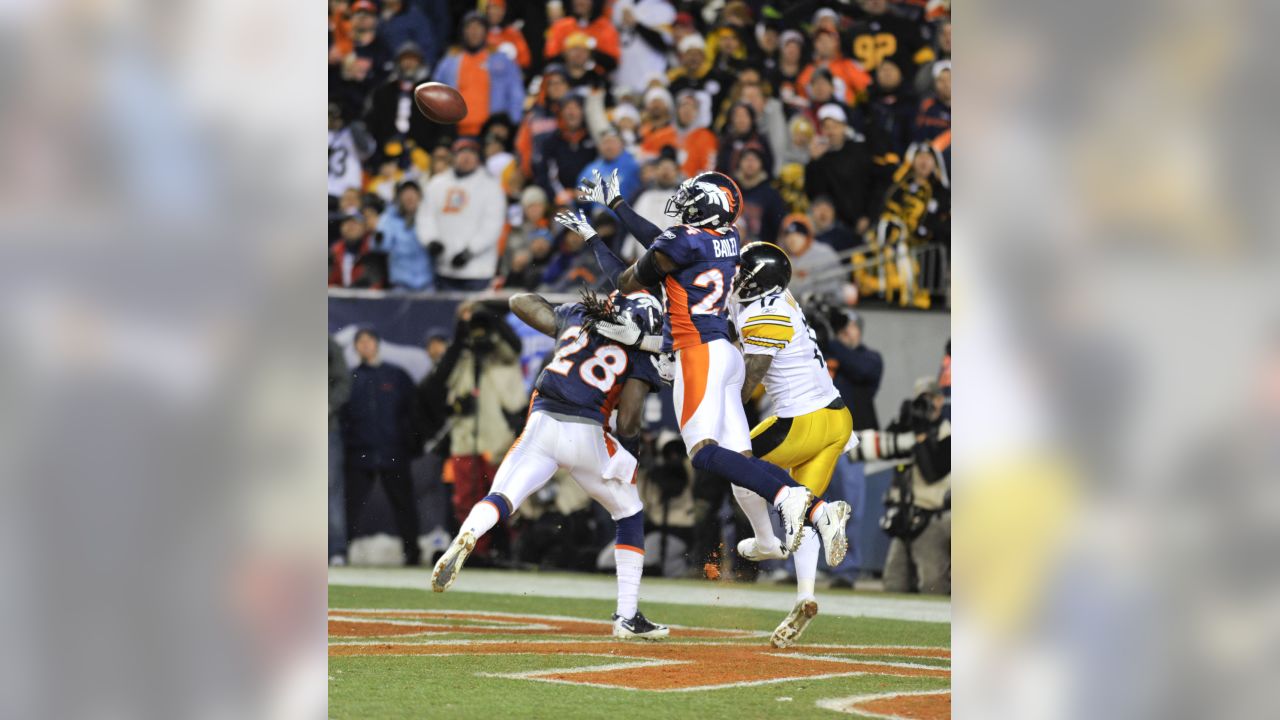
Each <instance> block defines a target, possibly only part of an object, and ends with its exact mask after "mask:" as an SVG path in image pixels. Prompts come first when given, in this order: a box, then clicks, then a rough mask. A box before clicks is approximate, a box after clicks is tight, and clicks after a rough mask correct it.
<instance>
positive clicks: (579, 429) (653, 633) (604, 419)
mask: <svg viewBox="0 0 1280 720" xmlns="http://www.w3.org/2000/svg"><path fill="white" fill-rule="evenodd" d="M611 300H612V303H613V305H614V306H615V307H616V308H617V309H618V310H619V311H620V312H621V314H622V315H624V316H626V317H627V318H628V319H629V320H631V321H632V322H634V323H636V324H638V325H639V326H641V327H645V328H648V329H649V331H650V332H655V333H656V332H659V317H660V316H659V313H660V312H661V306H660V305H659V304H658V301H657V299H656V298H654V297H653V296H652V295H650V294H649V293H647V292H644V291H639V292H633V293H628V294H625V295H623V294H620V293H614V295H613V296H612V298H611ZM509 302H510V306H511V310H512V312H514V313H515V314H516V316H517V317H519V318H520V319H521V320H523V321H524V322H526V323H528V324H529V326H531V327H533V328H534V329H535V330H538V331H539V332H542V333H545V334H547V335H550V336H551V337H554V338H556V347H555V353H554V354H553V356H552V358H551V361H550V362H549V363H547V366H546V367H545V368H543V370H542V373H541V374H540V375H539V376H538V381H537V383H536V384H535V386H534V392H533V397H532V398H531V399H530V401H529V418H528V420H527V421H526V423H525V427H524V432H522V433H520V437H518V438H516V441H515V444H513V445H512V446H511V449H510V450H508V451H507V455H506V457H504V458H503V459H502V464H501V465H500V466H499V467H498V472H497V474H496V475H495V476H494V479H493V487H492V489H491V490H490V492H489V494H488V495H486V496H485V498H484V499H483V500H481V501H480V502H479V503H476V505H475V507H474V508H472V509H471V513H470V514H469V515H467V519H466V520H465V521H464V522H463V523H462V526H461V528H459V530H458V536H457V537H456V538H454V540H453V543H452V544H451V545H450V546H449V548H448V550H446V551H445V553H444V555H443V556H441V558H440V561H439V562H437V563H436V566H435V569H434V570H433V571H432V573H431V589H432V590H435V591H436V592H444V591H445V590H447V589H449V586H450V585H452V584H453V582H454V580H456V579H457V577H458V573H459V572H460V571H461V570H462V565H463V563H464V562H466V560H467V557H468V556H469V555H470V554H471V551H472V550H474V549H475V545H476V540H477V539H478V538H480V537H481V536H482V535H484V534H485V533H486V532H488V531H489V530H490V529H492V528H493V526H494V525H496V524H497V523H498V521H499V520H505V519H506V518H508V517H510V515H511V514H512V513H514V512H515V511H516V509H517V508H519V507H520V504H521V503H523V502H524V501H525V499H526V498H528V497H529V496H530V495H532V494H533V493H535V492H537V491H538V490H539V489H540V488H542V486H544V485H546V484H547V481H549V480H550V479H551V476H552V475H554V474H555V472H556V470H557V469H564V470H565V471H567V472H569V473H570V474H571V475H573V478H574V480H576V481H577V482H578V484H579V485H581V486H582V489H583V490H586V491H587V494H588V495H590V496H591V497H592V499H594V500H595V501H596V502H598V503H600V504H601V505H602V506H604V508H605V509H606V510H608V511H609V515H610V516H611V517H612V518H613V520H614V522H616V523H617V526H618V527H617V542H616V544H615V545H614V551H613V553H614V558H615V560H616V561H617V566H618V569H617V573H618V606H617V612H616V614H615V615H614V616H613V635H614V637H618V638H622V639H633V638H643V639H646V640H656V639H658V638H663V637H666V636H667V634H668V630H667V627H666V626H664V625H658V624H655V623H653V622H650V621H649V620H648V619H647V618H645V616H644V614H643V613H641V612H640V610H639V609H638V607H637V603H638V599H637V598H638V596H639V592H640V575H641V572H642V570H643V568H644V515H643V514H642V513H641V510H642V509H643V504H642V503H641V502H640V494H639V492H638V491H637V490H636V486H635V474H636V458H635V447H636V445H637V444H638V440H639V436H638V434H639V432H640V424H641V414H642V410H643V407H644V399H645V395H646V394H647V393H649V392H651V391H655V390H657V389H658V388H659V387H660V386H661V385H662V381H661V379H660V377H659V374H658V370H657V365H656V363H655V362H654V360H655V356H654V355H651V354H649V353H645V352H642V351H639V350H628V349H626V348H624V347H621V346H619V345H618V343H616V342H615V341H613V340H610V339H608V338H606V337H601V336H598V335H596V334H594V333H590V332H587V331H586V330H585V329H584V327H583V326H584V325H585V324H586V320H587V316H586V315H585V309H586V308H585V306H584V305H583V304H582V303H572V304H565V305H561V306H559V307H552V305H551V304H550V303H549V302H547V301H546V300H545V299H543V298H542V297H541V296H539V295H535V294H533V293H522V294H519V295H515V296H512V298H511V300H510V301H509ZM615 405H616V406H617V409H618V427H617V436H615V435H614V434H612V433H611V431H610V427H609V418H610V416H611V415H612V414H613V409H614V406H615ZM619 438H621V440H619ZM628 447H630V448H631V449H628Z"/></svg>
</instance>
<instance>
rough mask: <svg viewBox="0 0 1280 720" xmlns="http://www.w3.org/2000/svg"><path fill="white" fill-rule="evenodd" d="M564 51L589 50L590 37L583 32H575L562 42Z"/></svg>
mask: <svg viewBox="0 0 1280 720" xmlns="http://www.w3.org/2000/svg"><path fill="white" fill-rule="evenodd" d="M564 47H565V49H566V50H568V49H569V48H586V49H588V50H590V49H591V36H590V35H587V34H586V33H584V32H575V33H573V34H571V35H570V36H569V37H568V38H566V39H565V41H564Z"/></svg>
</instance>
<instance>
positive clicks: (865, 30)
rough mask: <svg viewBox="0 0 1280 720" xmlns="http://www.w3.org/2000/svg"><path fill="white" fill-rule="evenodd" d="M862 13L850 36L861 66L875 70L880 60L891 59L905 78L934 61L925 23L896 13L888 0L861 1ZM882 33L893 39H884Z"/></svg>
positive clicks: (854, 53) (854, 52) (912, 75)
mask: <svg viewBox="0 0 1280 720" xmlns="http://www.w3.org/2000/svg"><path fill="white" fill-rule="evenodd" d="M862 12H863V14H864V17H863V19H862V20H861V21H860V22H858V23H856V24H855V25H854V26H853V29H852V30H851V31H850V33H849V35H850V38H851V40H852V43H851V47H852V48H853V57H854V59H855V60H857V61H858V62H860V63H862V67H863V68H865V69H866V70H869V71H874V70H875V69H876V68H877V67H879V65H880V62H881V61H883V60H892V61H893V62H894V63H895V64H896V65H897V66H898V67H899V68H902V71H903V73H905V74H906V75H907V77H914V76H915V73H916V68H917V67H919V66H920V65H922V64H924V63H928V62H930V61H932V60H933V48H932V47H931V46H930V45H929V36H928V26H926V25H922V24H920V23H916V22H913V21H911V20H908V19H906V18H904V17H899V16H898V15H895V14H894V13H893V12H892V11H891V10H890V9H889V0H862ZM885 35H891V36H892V40H891V41H889V42H886V41H885V40H886V39H885V38H884V37H883V36H885Z"/></svg>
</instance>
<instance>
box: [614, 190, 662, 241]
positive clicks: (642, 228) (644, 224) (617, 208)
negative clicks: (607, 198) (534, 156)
mask: <svg viewBox="0 0 1280 720" xmlns="http://www.w3.org/2000/svg"><path fill="white" fill-rule="evenodd" d="M612 209H613V212H614V213H615V214H616V215H617V216H618V219H619V220H621V221H622V225H623V227H625V228H626V229H627V232H629V233H631V236H632V237H634V238H635V239H636V240H638V241H639V242H640V244H641V245H643V246H644V247H645V249H648V248H649V246H650V245H652V244H653V242H654V241H655V240H657V239H658V236H659V235H661V234H662V228H660V227H658V226H657V225H654V224H653V223H651V222H649V221H648V220H646V219H644V217H642V216H641V215H640V213H638V212H636V211H635V210H634V209H632V207H631V206H630V205H629V204H627V201H626V200H621V201H619V202H618V203H617V204H616V205H614V206H613V208H612Z"/></svg>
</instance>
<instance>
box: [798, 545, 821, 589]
mask: <svg viewBox="0 0 1280 720" xmlns="http://www.w3.org/2000/svg"><path fill="white" fill-rule="evenodd" d="M821 545H822V543H820V542H818V531H817V530H814V529H813V528H811V527H806V528H805V529H804V539H803V540H801V541H800V549H799V550H796V552H795V559H796V600H812V599H813V583H814V580H815V579H816V578H817V577H818V550H819V549H820V548H821Z"/></svg>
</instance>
